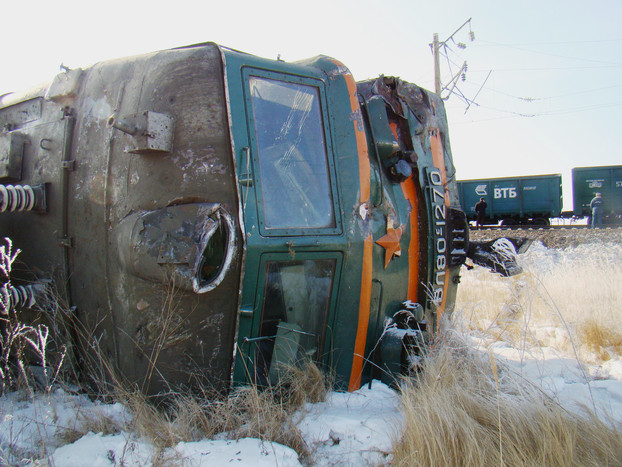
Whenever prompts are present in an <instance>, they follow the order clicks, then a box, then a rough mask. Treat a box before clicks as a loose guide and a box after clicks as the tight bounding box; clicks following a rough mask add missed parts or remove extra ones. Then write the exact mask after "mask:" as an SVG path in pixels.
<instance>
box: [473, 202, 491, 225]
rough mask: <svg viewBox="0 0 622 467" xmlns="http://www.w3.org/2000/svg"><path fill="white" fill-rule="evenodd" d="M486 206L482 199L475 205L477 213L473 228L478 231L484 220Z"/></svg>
mask: <svg viewBox="0 0 622 467" xmlns="http://www.w3.org/2000/svg"><path fill="white" fill-rule="evenodd" d="M487 207H488V204H487V203H486V200H485V199H484V198H480V199H479V202H478V203H477V204H476V205H475V212H476V213H477V220H476V221H475V228H477V229H479V228H481V227H482V225H483V224H484V221H485V220H486V208H487Z"/></svg>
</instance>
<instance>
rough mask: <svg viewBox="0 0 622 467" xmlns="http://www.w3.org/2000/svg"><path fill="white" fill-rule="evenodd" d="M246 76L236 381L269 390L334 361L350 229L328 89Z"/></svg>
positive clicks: (311, 81)
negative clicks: (288, 375) (300, 369)
mask: <svg viewBox="0 0 622 467" xmlns="http://www.w3.org/2000/svg"><path fill="white" fill-rule="evenodd" d="M242 76H243V83H244V111H245V121H246V125H247V129H248V131H247V135H246V136H247V139H246V140H245V141H244V146H243V148H242V150H241V151H240V153H239V154H238V157H239V158H240V159H239V164H238V167H239V169H238V170H239V174H240V175H239V181H240V184H241V188H240V192H241V203H242V209H243V212H244V226H245V229H246V267H245V278H244V282H243V288H242V308H241V314H240V326H239V333H238V348H237V352H238V354H237V358H236V373H235V379H236V380H237V381H248V380H254V381H256V382H258V383H260V384H267V383H270V382H272V383H274V382H276V380H278V378H279V372H280V371H281V370H282V369H283V368H284V367H287V366H290V365H293V364H296V363H299V362H300V361H301V360H304V359H312V360H315V361H316V362H320V363H321V362H325V363H328V362H327V355H328V354H329V353H330V352H329V348H330V327H331V323H332V321H333V317H334V308H335V303H336V298H337V291H338V284H339V277H340V268H341V263H342V258H343V254H342V248H341V247H340V246H339V244H340V242H339V241H337V239H338V238H339V237H340V235H341V233H342V223H341V216H340V210H339V203H338V196H337V187H336V178H335V167H334V157H333V153H332V148H331V141H330V131H329V130H328V128H329V127H328V115H327V110H326V103H325V102H326V99H325V95H324V87H323V86H324V84H323V82H322V81H321V80H319V79H316V78H313V77H304V76H298V75H290V74H285V73H279V72H274V71H267V70H258V69H254V68H244V69H243V70H242ZM236 143H238V147H239V141H237V140H236Z"/></svg>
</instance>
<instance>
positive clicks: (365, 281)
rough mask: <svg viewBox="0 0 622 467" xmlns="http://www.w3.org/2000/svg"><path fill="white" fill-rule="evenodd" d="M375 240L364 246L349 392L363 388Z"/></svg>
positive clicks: (367, 239) (369, 240) (367, 240)
mask: <svg viewBox="0 0 622 467" xmlns="http://www.w3.org/2000/svg"><path fill="white" fill-rule="evenodd" d="M373 246H374V240H373V239H372V237H371V235H369V236H368V237H367V238H366V239H365V242H364V244H363V272H362V274H361V298H360V302H359V323H358V327H357V330H356V342H355V343H354V357H353V359H352V370H351V372H350V382H349V384H348V391H356V390H357V389H359V388H360V387H361V377H362V375H363V363H364V356H365V345H366V343H367V328H368V326H369V310H370V308H371V280H372V265H373V261H372V251H373Z"/></svg>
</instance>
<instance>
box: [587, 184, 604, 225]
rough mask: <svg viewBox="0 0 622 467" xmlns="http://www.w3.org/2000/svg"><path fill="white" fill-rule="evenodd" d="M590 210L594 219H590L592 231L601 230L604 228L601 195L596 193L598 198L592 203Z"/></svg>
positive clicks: (595, 197)
mask: <svg viewBox="0 0 622 467" xmlns="http://www.w3.org/2000/svg"><path fill="white" fill-rule="evenodd" d="M590 209H591V210H592V218H591V219H590V227H591V228H592V229H596V228H600V227H602V226H603V197H602V195H601V194H600V193H596V196H594V198H593V199H592V201H591V202H590Z"/></svg>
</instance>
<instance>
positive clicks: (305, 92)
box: [0, 43, 539, 393]
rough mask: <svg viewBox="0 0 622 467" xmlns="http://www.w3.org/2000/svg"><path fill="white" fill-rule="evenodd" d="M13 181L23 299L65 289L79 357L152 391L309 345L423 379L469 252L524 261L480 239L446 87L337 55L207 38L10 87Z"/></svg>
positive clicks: (3, 121)
mask: <svg viewBox="0 0 622 467" xmlns="http://www.w3.org/2000/svg"><path fill="white" fill-rule="evenodd" d="M0 183H1V185H0V211H2V212H3V214H2V215H1V216H0V234H1V235H2V236H3V237H9V238H11V239H12V240H13V243H14V245H15V247H18V248H20V249H21V250H22V253H21V255H20V261H21V264H22V267H20V268H16V269H15V271H14V276H13V278H12V280H13V286H12V287H13V289H12V291H14V290H19V291H20V293H19V294H18V293H15V294H14V300H13V302H12V304H11V305H12V306H15V307H21V306H25V305H26V302H30V303H29V304H32V301H33V300H35V299H36V298H37V297H36V290H39V289H38V288H36V287H30V286H31V285H32V284H39V282H38V281H41V280H49V279H52V280H54V282H55V283H56V285H57V288H58V293H59V294H60V296H61V298H62V300H63V302H64V303H66V304H67V306H68V309H69V310H71V314H72V316H71V320H70V322H69V323H68V324H69V325H70V326H74V327H76V328H78V329H76V332H75V334H76V335H77V336H78V337H77V338H76V341H75V342H74V345H75V348H76V352H77V353H78V355H82V357H85V356H86V355H87V354H88V353H89V349H90V348H91V347H89V345H90V342H91V341H96V342H97V343H98V344H99V346H100V347H99V351H100V352H101V357H102V358H106V359H108V360H109V364H110V365H111V366H112V368H115V369H116V371H117V372H118V374H119V375H121V376H122V377H123V378H124V380H126V381H128V382H130V383H133V384H136V385H138V386H139V387H140V388H142V389H143V390H144V391H146V392H151V393H153V392H159V391H163V390H170V389H171V388H174V387H183V386H193V385H203V386H209V387H213V388H214V389H216V390H219V391H223V390H226V389H227V388H228V387H229V386H230V385H231V383H232V381H233V382H238V383H246V382H256V383H259V384H270V383H272V382H274V381H276V380H278V378H279V372H280V371H282V370H283V369H284V368H285V367H286V366H287V365H290V364H293V363H295V362H297V361H299V360H300V359H301V358H306V359H312V360H314V361H315V362H316V363H317V364H318V365H320V366H321V367H323V368H327V369H328V370H329V371H331V372H332V373H333V374H334V375H336V379H337V386H339V387H343V388H348V389H350V390H353V389H357V388H358V387H359V386H360V385H361V384H363V383H364V382H365V381H367V380H369V379H370V378H372V377H374V376H378V375H383V377H385V378H388V376H387V375H391V374H393V375H396V374H399V373H402V372H405V371H408V367H409V359H408V352H411V351H417V349H418V348H419V347H420V345H421V344H422V343H423V342H424V341H426V339H427V338H428V336H429V334H430V333H431V332H433V330H434V329H435V328H436V326H437V322H438V319H439V317H440V316H442V315H443V313H447V312H450V311H451V310H452V307H453V304H454V299H455V295H456V287H457V284H458V282H459V270H460V265H461V264H462V263H463V262H464V261H465V259H466V257H467V255H469V256H470V257H472V258H473V260H474V261H475V262H478V264H486V265H488V266H491V268H493V269H496V270H497V271H499V272H502V273H505V274H510V273H512V272H514V271H516V270H517V269H516V268H515V264H514V263H513V261H512V256H511V255H510V256H509V257H508V256H507V255H501V256H499V255H497V252H498V251H501V250H500V249H499V248H498V246H499V244H498V242H497V243H495V244H492V243H487V244H478V243H473V242H469V236H468V226H467V222H466V217H465V215H464V213H463V212H462V211H461V210H460V206H459V203H458V189H457V185H456V181H455V171H454V166H453V163H452V155H451V150H450V146H449V139H448V128H447V121H446V116H445V110H444V106H443V102H442V100H441V99H440V98H439V97H438V96H436V95H435V94H433V93H430V92H428V91H426V90H424V89H421V88H419V87H418V86H416V85H414V84H409V83H407V82H404V81H401V80H399V79H398V78H390V77H380V78H378V79H375V80H371V81H365V82H361V83H358V84H357V83H355V81H354V79H353V77H352V75H351V74H350V72H349V71H348V69H347V68H346V67H345V66H344V65H343V64H341V63H340V62H338V61H336V60H334V59H331V58H328V57H325V56H318V57H315V58H312V59H309V60H304V61H300V62H296V63H286V62H284V61H281V60H266V59H261V58H258V57H255V56H252V55H248V54H244V53H241V52H237V51H233V50H230V49H227V48H224V47H220V46H218V45H216V44H212V43H205V44H199V45H195V46H188V47H182V48H177V49H172V50H165V51H160V52H156V53H152V54H147V55H143V56H137V57H130V58H125V59H119V60H113V61H108V62H102V63H98V64H95V65H93V66H91V67H89V68H85V69H72V70H65V71H64V72H62V73H60V74H59V75H58V76H56V77H55V78H54V80H53V82H52V83H51V84H50V85H49V86H45V87H42V88H41V89H37V90H34V91H32V92H29V93H26V94H22V95H9V96H4V97H2V99H1V102H0ZM538 186H539V185H538ZM490 188H491V189H493V190H494V187H492V186H491V187H490ZM525 190H527V188H525ZM502 243H503V245H505V247H506V248H505V253H508V252H510V253H511V251H513V248H514V246H513V245H512V244H511V243H509V242H502ZM508 245H509V247H508ZM515 245H518V243H515ZM508 248H509V249H508ZM500 265H501V266H500ZM5 287H7V286H6V284H5ZM28 294H31V295H32V296H31V297H30V296H29V295H28ZM31 299H32V300H31ZM76 323H78V324H79V325H77V324H76ZM84 360H85V358H82V359H79V361H82V362H83V361H84ZM84 370H85V371H87V372H88V370H89V369H88V368H84Z"/></svg>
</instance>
